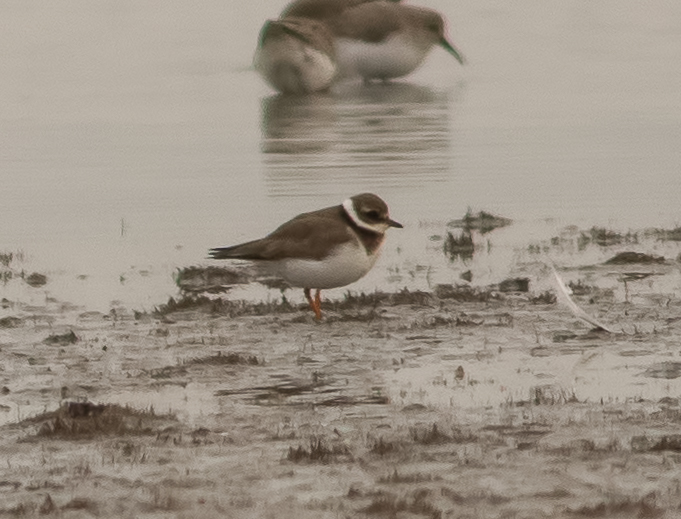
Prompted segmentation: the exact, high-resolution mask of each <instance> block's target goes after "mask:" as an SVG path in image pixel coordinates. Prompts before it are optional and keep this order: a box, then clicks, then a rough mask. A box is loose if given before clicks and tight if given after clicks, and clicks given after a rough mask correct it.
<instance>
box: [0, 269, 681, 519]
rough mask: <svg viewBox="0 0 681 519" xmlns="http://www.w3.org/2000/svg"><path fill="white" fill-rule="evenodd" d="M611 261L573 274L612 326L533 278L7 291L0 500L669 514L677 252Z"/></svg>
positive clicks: (583, 300)
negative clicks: (41, 294) (87, 299)
mask: <svg viewBox="0 0 681 519" xmlns="http://www.w3.org/2000/svg"><path fill="white" fill-rule="evenodd" d="M613 268H616V266H613V265H611V264H609V265H607V266H595V267H593V268H591V269H590V270H589V269H587V270H584V269H581V270H579V271H572V272H570V271H565V272H564V275H567V276H571V275H572V276H573V277H576V278H578V281H579V282H572V286H573V287H575V290H574V298H575V300H577V301H578V302H579V304H580V305H581V306H582V307H583V308H585V310H587V311H588V312H589V313H590V314H591V315H594V316H595V317H597V318H599V319H601V320H603V321H604V322H606V323H608V325H609V326H612V328H613V330H614V333H611V334H608V333H605V332H598V331H593V330H590V327H589V326H588V325H586V324H584V323H582V322H581V321H579V320H578V319H576V318H575V317H574V316H573V315H572V314H571V313H570V311H569V310H568V309H567V308H566V307H565V306H564V305H561V304H560V303H559V302H556V300H555V298H553V299H552V298H551V297H550V296H549V295H547V293H546V291H544V290H541V291H537V292H535V291H533V289H532V285H531V284H530V289H529V291H528V292H520V291H507V292H502V291H500V290H499V287H495V288H496V290H488V291H485V290H482V289H478V290H477V292H476V291H472V290H471V289H470V288H469V289H466V290H467V291H463V292H462V291H461V290H464V289H461V288H457V287H455V286H451V287H440V288H438V290H435V291H433V292H431V293H427V292H409V291H406V290H405V291H400V292H397V293H392V294H383V293H375V294H369V295H355V296H352V295H348V296H347V297H346V298H345V299H344V300H341V301H335V302H333V301H332V302H327V303H326V305H325V307H324V313H325V319H324V320H323V321H322V322H321V323H317V322H315V321H314V319H313V318H312V315H311V313H310V312H309V309H306V308H305V307H304V306H303V305H292V304H290V303H287V302H281V303H268V304H267V305H269V306H267V305H265V304H251V303H245V302H241V303H237V302H222V303H215V302H214V301H213V302H211V300H210V299H200V298H193V299H192V298H185V299H179V300H178V301H174V306H173V304H172V303H169V304H167V305H160V306H159V308H158V309H157V310H158V311H157V312H151V313H144V312H134V311H126V310H125V309H119V310H118V311H115V312H111V313H109V314H103V313H99V312H91V311H84V309H81V308H74V307H72V306H69V305H65V304H61V303H59V302H57V301H47V302H46V304H45V305H44V306H40V307H36V306H33V307H28V306H24V307H22V308H20V309H19V308H17V309H15V310H17V311H16V312H15V314H16V315H20V316H21V317H20V318H16V320H7V322H4V324H3V328H2V330H1V331H2V332H3V335H2V344H1V345H0V348H1V351H2V355H3V359H4V360H3V365H2V368H3V369H2V390H3V394H2V405H3V412H4V413H5V414H6V415H7V416H8V418H9V419H8V420H7V422H8V423H6V424H5V425H4V426H3V427H2V430H3V435H2V447H1V448H2V450H3V452H4V453H5V455H6V463H4V464H3V466H2V468H0V471H1V472H2V474H1V475H0V493H2V500H1V501H0V502H2V505H0V516H5V517H37V516H41V517H42V516H49V515H55V516H59V517H91V516H97V517H186V518H189V517H198V516H201V517H239V518H242V517H253V518H256V517H257V518H261V517H278V518H281V517H291V518H293V517H296V518H300V517H310V518H312V517H315V518H319V517H329V518H331V517H334V518H336V517H675V516H676V515H675V514H677V513H678V510H679V507H680V506H681V492H679V485H680V481H681V471H680V470H679V468H678V465H679V463H681V454H680V453H681V439H680V438H681V437H680V436H679V435H678V427H679V424H681V405H680V402H679V389H680V387H679V382H678V380H679V379H678V378H677V377H681V359H679V358H678V355H679V354H678V344H679V339H680V338H681V320H680V319H679V317H678V316H679V315H681V300H679V299H678V298H677V297H676V296H675V295H674V287H675V283H677V281H678V268H677V266H676V264H675V262H673V261H671V262H669V261H668V262H667V263H666V264H665V265H660V264H657V263H655V264H654V266H653V267H651V268H654V269H657V271H656V276H655V282H652V281H651V279H652V276H646V277H645V279H640V280H634V281H630V283H629V286H628V287H627V292H626V294H624V292H623V291H622V290H623V287H620V288H617V289H614V290H613V289H607V288H602V287H599V284H600V285H602V283H600V281H603V280H604V279H611V278H612V271H613ZM622 268H623V269H628V270H632V268H631V266H625V267H622ZM642 268H643V266H640V265H638V266H637V267H636V269H635V270H641V269H642ZM662 278H664V279H666V280H667V285H666V286H667V288H668V289H669V290H667V291H661V290H660V279H662ZM620 284H621V283H620ZM521 288H522V287H521ZM463 294H467V296H468V298H467V299H466V298H465V297H464V295H463ZM473 295H476V297H473ZM624 295H626V298H624V297H623V296H624ZM192 301H193V302H194V304H192ZM249 305H250V306H249ZM60 403H61V405H62V407H61V408H59V406H60ZM74 403H80V407H74V408H69V405H71V406H73V405H74ZM86 403H91V404H86ZM88 405H93V406H101V407H92V408H90V407H87V406H88ZM83 406H85V407H83ZM74 409H75V410H74ZM114 410H115V411H114ZM60 413H61V414H60ZM28 415H30V416H28ZM103 417H104V418H103ZM93 424H94V425H93Z"/></svg>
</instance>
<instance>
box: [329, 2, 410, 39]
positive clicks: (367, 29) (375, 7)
mask: <svg viewBox="0 0 681 519" xmlns="http://www.w3.org/2000/svg"><path fill="white" fill-rule="evenodd" d="M404 9H405V6H403V5H401V4H398V3H392V2H367V3H363V4H360V5H356V6H355V7H353V8H352V9H346V10H345V11H343V12H342V13H341V14H340V15H339V16H337V17H336V18H334V19H333V20H329V21H328V23H329V25H330V27H331V29H332V31H333V32H334V34H335V35H336V36H340V37H344V38H353V39H358V40H363V41H367V42H371V43H378V42H381V41H383V40H385V39H386V38H387V37H388V36H389V35H390V34H391V33H393V32H394V31H396V30H398V29H399V28H400V27H401V25H402V21H401V17H400V16H399V11H400V10H404ZM374 21H376V22H377V23H376V22H374Z"/></svg>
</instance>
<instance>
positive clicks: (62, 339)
mask: <svg viewBox="0 0 681 519" xmlns="http://www.w3.org/2000/svg"><path fill="white" fill-rule="evenodd" d="M79 340H80V339H79V338H78V336H77V335H76V334H75V332H74V331H73V330H70V331H68V332H66V333H62V334H53V335H49V336H48V337H46V338H45V340H43V343H44V344H52V345H55V346H66V345H68V344H75V343H77V342H78V341H79Z"/></svg>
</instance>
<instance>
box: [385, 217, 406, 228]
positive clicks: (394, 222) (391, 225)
mask: <svg viewBox="0 0 681 519" xmlns="http://www.w3.org/2000/svg"><path fill="white" fill-rule="evenodd" d="M386 223H387V224H388V225H389V226H390V227H397V228H398V229H402V228H403V227H404V226H403V225H402V224H401V223H399V222H396V221H395V220H391V219H390V218H388V221H387V222H386Z"/></svg>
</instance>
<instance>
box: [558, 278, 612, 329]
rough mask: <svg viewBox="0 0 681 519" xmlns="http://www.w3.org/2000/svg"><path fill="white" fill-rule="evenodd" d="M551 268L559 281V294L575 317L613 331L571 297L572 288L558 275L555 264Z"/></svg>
mask: <svg viewBox="0 0 681 519" xmlns="http://www.w3.org/2000/svg"><path fill="white" fill-rule="evenodd" d="M551 270H553V275H554V276H555V278H556V282H557V283H558V288H559V294H560V295H562V296H563V297H562V299H563V301H564V302H565V304H567V306H568V308H569V309H570V310H571V311H572V313H573V314H574V315H575V317H578V318H579V319H582V320H583V321H586V322H587V323H589V324H590V325H592V326H595V327H596V328H600V329H601V330H605V331H606V332H609V333H613V331H612V330H610V329H609V328H608V327H607V326H605V325H604V324H603V323H601V322H599V321H598V320H596V319H594V318H593V317H591V316H590V315H589V314H587V313H586V312H585V311H584V310H582V309H581V308H580V307H579V306H578V305H577V303H575V302H574V301H573V299H572V298H571V297H570V289H569V288H568V287H567V286H566V285H565V282H564V281H563V280H562V279H561V277H560V276H559V275H558V272H557V271H556V268H555V267H554V266H553V265H551Z"/></svg>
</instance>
